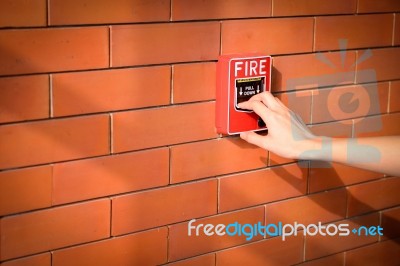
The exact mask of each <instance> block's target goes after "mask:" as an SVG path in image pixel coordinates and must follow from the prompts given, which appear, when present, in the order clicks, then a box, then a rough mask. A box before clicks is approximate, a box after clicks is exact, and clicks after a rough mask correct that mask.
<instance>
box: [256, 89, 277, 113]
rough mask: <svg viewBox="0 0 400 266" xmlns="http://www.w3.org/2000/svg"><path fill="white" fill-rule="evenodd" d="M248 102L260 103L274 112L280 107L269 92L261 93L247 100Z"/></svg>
mask: <svg viewBox="0 0 400 266" xmlns="http://www.w3.org/2000/svg"><path fill="white" fill-rule="evenodd" d="M249 101H260V102H262V103H264V104H265V105H266V106H267V107H268V108H269V109H271V110H275V109H276V108H278V107H280V104H279V102H278V101H277V99H276V98H275V97H274V96H273V95H272V94H271V93H270V92H269V91H264V92H262V93H259V94H256V95H254V96H253V97H251V98H250V99H249Z"/></svg>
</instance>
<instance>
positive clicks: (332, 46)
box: [315, 2, 393, 51]
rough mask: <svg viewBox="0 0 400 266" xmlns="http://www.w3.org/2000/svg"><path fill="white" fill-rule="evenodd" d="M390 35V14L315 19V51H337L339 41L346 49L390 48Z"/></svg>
mask: <svg viewBox="0 0 400 266" xmlns="http://www.w3.org/2000/svg"><path fill="white" fill-rule="evenodd" d="M321 4H322V2H321ZM392 34H393V15H391V14H379V15H362V16H329V17H317V18H316V27H315V50H316V51H322V50H339V49H338V48H339V46H338V41H339V40H340V39H345V40H346V41H347V47H346V48H347V49H354V48H367V47H379V46H391V45H392Z"/></svg>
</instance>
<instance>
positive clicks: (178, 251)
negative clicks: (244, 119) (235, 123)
mask: <svg viewBox="0 0 400 266" xmlns="http://www.w3.org/2000/svg"><path fill="white" fill-rule="evenodd" d="M111 2H112V3H111ZM252 52H260V53H266V54H269V55H272V56H273V63H272V64H273V73H272V91H273V93H274V94H275V95H276V97H278V98H279V99H281V101H282V102H283V103H284V104H285V105H287V106H288V107H289V108H290V109H292V110H294V111H295V112H296V113H298V114H299V115H300V117H301V118H302V119H303V120H304V122H305V123H306V124H307V125H309V127H310V129H311V130H312V131H313V132H314V133H315V134H317V135H325V136H330V137H339V138H343V137H345V138H353V137H372V136H383V135H400V71H399V69H400V68H399V62H400V1H399V0H337V1H328V0H323V1H321V0H252V1H247V0H193V1H192V0H190V1H189V0H115V1H105V0H70V1H65V0H47V1H46V0H2V1H0V265H1V266H21V265H33V266H63V265H66V266H67V265H85V266H87V265H107V266H108V265H164V264H169V265H175V266H187V265H190V266H196V265H199V266H200V265H201V266H204V265H206V266H221V265H292V264H301V265H306V266H307V265H308V266H313V265H314V266H315V265H325V266H327V265H335V266H336V265H400V257H399V254H400V249H399V247H400V246H399V239H400V231H399V227H400V196H399V195H400V193H399V190H400V178H399V177H393V176H387V175H384V174H382V173H377V172H371V171H366V170H361V169H358V168H354V167H350V166H346V165H341V164H336V163H332V164H330V163H321V162H316V161H313V162H308V161H307V162H302V161H297V160H291V159H286V158H282V157H280V156H278V155H277V154H274V153H272V152H269V151H265V150H263V149H260V148H257V147H255V146H252V145H250V144H248V143H245V142H244V141H242V140H240V138H238V137H237V136H233V137H228V136H221V135H218V134H217V133H216V131H215V98H216V92H215V88H216V62H217V59H218V56H219V55H221V54H231V53H252ZM192 219H196V221H195V222H194V223H193V224H194V225H199V224H203V225H205V224H214V225H216V224H219V223H223V224H228V223H234V222H239V223H242V224H245V223H249V224H256V223H258V222H260V223H261V224H262V225H266V224H267V223H279V222H283V223H294V222H295V221H297V222H300V223H304V224H314V223H315V224H317V223H318V222H321V223H323V224H329V223H335V224H340V223H347V224H349V225H350V227H351V228H352V227H360V226H377V225H379V226H381V227H383V230H384V234H383V236H380V237H378V236H376V235H375V236H373V235H372V236H357V235H355V234H352V233H351V235H350V236H348V237H339V236H332V237H331V236H321V235H316V236H311V235H307V236H304V235H303V233H302V232H303V231H298V235H297V236H296V237H288V238H287V239H286V240H285V241H282V239H281V238H280V237H270V236H267V237H264V236H263V235H257V236H254V238H252V239H251V240H246V236H245V235H239V236H238V235H237V236H228V235H224V236H217V235H215V234H214V235H212V236H206V235H205V234H204V233H203V234H200V235H199V236H195V235H191V236H189V235H188V225H189V224H190V221H191V220H192ZM202 228H203V227H202ZM203 229H204V230H208V229H210V228H209V227H204V228H203ZM247 229H248V230H250V228H247ZM202 232H203V231H202Z"/></svg>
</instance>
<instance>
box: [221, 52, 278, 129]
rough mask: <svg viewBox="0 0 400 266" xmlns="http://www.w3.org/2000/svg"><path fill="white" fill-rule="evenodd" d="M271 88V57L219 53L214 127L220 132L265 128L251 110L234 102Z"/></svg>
mask: <svg viewBox="0 0 400 266" xmlns="http://www.w3.org/2000/svg"><path fill="white" fill-rule="evenodd" d="M270 88H271V57H270V56H266V55H254V54H250V55H249V54H247V55H222V56H220V57H219V59H218V63H217V95H216V97H217V101H216V127H217V132H218V133H221V134H229V135H233V134H238V133H240V132H244V131H258V130H263V129H266V126H265V123H264V121H263V120H262V119H261V118H260V117H259V116H258V115H257V114H256V113H254V112H253V111H249V110H245V109H241V108H239V107H238V104H239V103H241V102H245V101H247V100H249V99H250V98H251V97H252V96H254V95H256V94H258V93H261V92H263V91H269V90H270Z"/></svg>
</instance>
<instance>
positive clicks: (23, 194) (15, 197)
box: [0, 166, 52, 216]
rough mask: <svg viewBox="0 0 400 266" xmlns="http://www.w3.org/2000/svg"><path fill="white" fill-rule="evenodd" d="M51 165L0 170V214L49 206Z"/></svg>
mask: <svg viewBox="0 0 400 266" xmlns="http://www.w3.org/2000/svg"><path fill="white" fill-rule="evenodd" d="M51 190H52V168H51V166H43V167H35V168H27V169H21V170H14V171H5V172H0V216H2V215H5V214H11V213H17V212H22V211H28V210H33V209H39V208H45V207H50V206H51V193H52V192H51Z"/></svg>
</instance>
